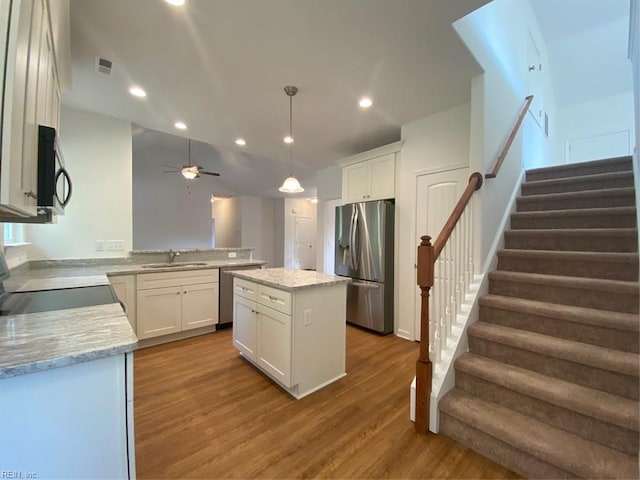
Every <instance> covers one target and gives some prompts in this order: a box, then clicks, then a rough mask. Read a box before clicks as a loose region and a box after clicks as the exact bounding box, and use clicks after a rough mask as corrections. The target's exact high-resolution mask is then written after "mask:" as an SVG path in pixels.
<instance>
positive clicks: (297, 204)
mask: <svg viewBox="0 0 640 480" xmlns="http://www.w3.org/2000/svg"><path fill="white" fill-rule="evenodd" d="M316 216H317V215H316V204H313V203H311V202H310V201H309V200H308V199H306V198H285V200H284V262H283V263H284V267H285V268H294V264H295V246H294V224H295V217H310V218H311V224H312V225H316ZM315 237H316V238H317V235H315ZM316 247H317V245H316Z"/></svg>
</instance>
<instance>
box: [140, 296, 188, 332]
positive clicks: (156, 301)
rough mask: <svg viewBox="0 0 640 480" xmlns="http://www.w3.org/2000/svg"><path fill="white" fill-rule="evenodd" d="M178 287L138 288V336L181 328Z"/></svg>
mask: <svg viewBox="0 0 640 480" xmlns="http://www.w3.org/2000/svg"><path fill="white" fill-rule="evenodd" d="M180 291H181V288H180V287H166V288H152V289H149V290H138V295H137V303H138V332H137V333H138V338H140V339H141V340H143V339H145V338H152V337H158V336H160V335H167V334H169V333H175V332H179V331H180V329H181V316H182V315H181V301H180Z"/></svg>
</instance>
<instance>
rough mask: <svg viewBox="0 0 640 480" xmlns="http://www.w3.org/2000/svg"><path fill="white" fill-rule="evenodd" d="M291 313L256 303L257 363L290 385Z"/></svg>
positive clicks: (283, 382) (287, 385) (280, 380)
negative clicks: (287, 313) (286, 313)
mask: <svg viewBox="0 0 640 480" xmlns="http://www.w3.org/2000/svg"><path fill="white" fill-rule="evenodd" d="M291 330H292V329H291V315H285V314H284V313H281V312H278V311H277V310H273V309H272V308H269V307H266V306H264V305H258V341H257V344H258V345H259V346H260V348H258V358H257V362H258V365H259V366H260V367H261V368H262V369H263V370H264V371H265V372H267V373H269V374H271V376H272V377H274V378H275V379H277V380H278V381H279V382H280V383H282V384H283V385H285V386H286V387H291V356H292V353H293V352H292V344H291Z"/></svg>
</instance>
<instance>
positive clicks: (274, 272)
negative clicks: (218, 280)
mask: <svg viewBox="0 0 640 480" xmlns="http://www.w3.org/2000/svg"><path fill="white" fill-rule="evenodd" d="M229 273H230V274H231V275H233V276H234V277H238V278H243V279H245V280H250V281H252V282H256V283H261V284H264V285H268V286H270V287H274V288H279V289H281V290H289V291H293V290H298V289H301V288H314V287H324V286H328V285H335V284H337V283H347V282H349V281H351V279H350V278H348V277H340V276H337V275H325V274H324V273H318V272H313V271H308V270H294V269H291V268H265V269H262V270H237V271H233V270H231V271H230V272H229Z"/></svg>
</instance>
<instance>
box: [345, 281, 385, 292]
mask: <svg viewBox="0 0 640 480" xmlns="http://www.w3.org/2000/svg"><path fill="white" fill-rule="evenodd" d="M349 285H353V286H354V287H360V288H371V289H376V290H377V289H378V288H380V285H377V284H375V283H362V282H354V281H351V283H350V284H349Z"/></svg>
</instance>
